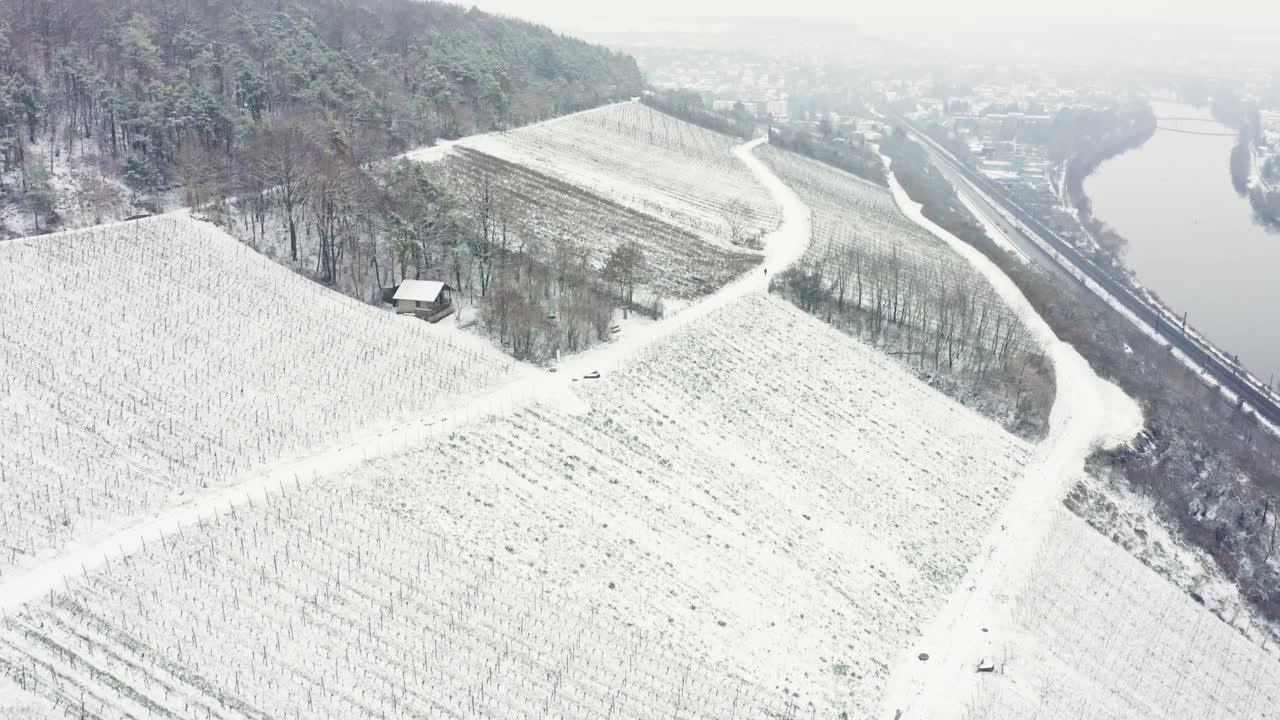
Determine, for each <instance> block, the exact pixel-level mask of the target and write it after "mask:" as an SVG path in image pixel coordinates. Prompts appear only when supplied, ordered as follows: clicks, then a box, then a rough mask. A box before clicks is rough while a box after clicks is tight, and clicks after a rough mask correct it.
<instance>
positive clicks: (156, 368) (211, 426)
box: [0, 215, 510, 572]
mask: <svg viewBox="0 0 1280 720" xmlns="http://www.w3.org/2000/svg"><path fill="white" fill-rule="evenodd" d="M0 307H3V312H0V366H2V367H3V368H4V372H3V377H0V472H2V474H3V479H2V481H0V508H3V511H2V512H0V546H2V547H3V552H2V553H0V569H3V570H4V571H5V572H7V571H8V570H9V569H10V568H12V567H14V566H29V565H32V564H33V563H35V562H37V561H38V560H39V559H40V558H41V557H42V556H44V555H46V554H47V553H49V552H50V551H53V550H57V549H59V548H62V547H64V546H66V545H68V544H71V543H75V542H77V541H80V540H85V539H88V538H89V537H91V536H97V535H100V534H101V533H104V532H107V531H109V530H111V529H113V528H114V527H116V526H117V525H118V524H119V523H120V522H124V521H128V520H130V519H133V518H137V517H138V516H141V515H143V514H145V513H147V512H148V511H150V510H154V509H158V508H161V507H166V506H168V505H170V504H172V503H178V502H182V501H183V500H184V499H186V498H190V497H192V496H194V495H196V494H198V493H200V492H202V491H204V490H205V489H207V488H209V487H211V486H217V485H219V484H222V483H224V482H226V481H227V480H228V479H230V478H232V477H234V476H236V475H238V474H242V473H244V472H246V471H248V470H250V469H251V468H254V467H257V466H261V465H263V464H267V463H271V462H272V461H274V460H276V459H278V458H280V457H282V456H287V455H289V454H290V453H293V452H296V451H300V450H303V449H307V448H311V447H313V446H316V445H323V444H325V443H328V442H333V441H335V440H337V439H340V438H341V437H342V436H343V435H344V434H346V433H349V432H351V431H353V430H355V429H358V428H367V427H369V426H370V425H377V424H381V423H387V422H390V421H393V420H394V419H395V418H397V417H399V416H401V415H404V414H407V413H417V412H421V411H424V410H427V409H429V408H432V407H436V406H438V405H440V404H441V403H443V402H444V401H445V400H446V399H447V398H450V397H454V396H457V395H459V394H462V393H466V392H469V391H471V390H474V389H476V388H478V387H481V386H483V385H485V384H487V383H488V382H490V381H491V380H494V379H496V378H498V377H500V376H503V375H504V374H506V373H507V372H508V371H509V370H510V364H509V362H508V361H507V360H506V359H505V358H504V357H503V356H501V355H500V354H499V353H497V352H496V351H493V350H490V349H489V348H488V347H487V346H484V345H483V344H482V343H480V342H478V341H476V342H471V343H468V342H466V341H465V338H458V339H454V338H453V337H452V336H448V335H443V334H440V333H439V332H438V331H437V330H436V329H434V328H432V327H431V326H428V325H427V324H426V323H422V322H417V321H414V320H409V319H404V318H397V317H395V316H394V315H391V314H389V313H386V312H382V311H378V310H376V309H374V308H372V307H368V306H366V305H363V304H360V303H357V302H354V301H352V300H348V299H347V298H344V297H342V296H340V295H338V294H337V293H334V292H332V291H330V290H328V289H326V288H324V287H321V286H319V285H317V284H315V283H313V282H311V281H309V280H306V279H304V278H302V277H300V276H298V275H295V274H293V273H291V272H289V271H287V270H285V269H283V268H280V267H278V266H276V265H274V264H272V263H270V262H268V261H266V260H265V259H263V258H262V257H261V256H259V255H257V254H256V253H254V252H253V251H252V250H250V249H248V248H246V247H245V246H244V245H242V244H240V243H238V242H236V241H235V240H234V239H232V238H230V237H228V236H226V235H225V234H223V233H221V232H220V231H218V230H217V229H215V228H213V227H212V226H210V225H207V224H205V223H200V222H196V221H194V220H191V219H189V218H187V217H185V216H181V215H167V216H160V217H156V218H152V219H148V220H143V221H137V222H132V223H124V224H117V225H108V226H100V227H97V228H93V229H89V230H82V231H73V232H68V233H63V234H59V235H50V236H42V237H37V238H31V239H28V240H16V241H11V242H6V243H2V244H0Z"/></svg>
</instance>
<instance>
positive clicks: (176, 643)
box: [0, 296, 1028, 718]
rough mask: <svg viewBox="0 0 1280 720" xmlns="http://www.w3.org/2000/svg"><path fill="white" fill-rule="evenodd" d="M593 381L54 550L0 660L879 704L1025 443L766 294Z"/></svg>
mask: <svg viewBox="0 0 1280 720" xmlns="http://www.w3.org/2000/svg"><path fill="white" fill-rule="evenodd" d="M594 382H595V383H596V384H594V385H590V384H583V385H582V386H581V387H580V388H579V390H578V392H579V395H580V397H581V398H582V400H584V401H585V403H586V405H587V407H586V408H585V409H577V410H575V409H571V408H569V409H560V408H557V407H548V406H537V407H533V408H529V409H526V410H523V411H520V412H518V413H516V414H514V415H508V416H502V417H497V418H491V419H488V420H485V421H482V422H479V423H476V424H474V425H472V426H470V427H467V428H465V429H460V430H459V431H458V432H457V434H454V435H452V436H446V437H441V438H437V439H433V440H429V441H427V442H426V443H425V444H423V445H421V446H419V447H417V448H414V449H412V450H411V451H410V452H407V453H406V454H404V455H401V456H397V457H393V458H387V459H384V460H379V461H374V462H370V463H367V464H365V465H364V466H362V467H360V468H359V469H358V470H355V471H353V472H349V473H345V474H343V475H342V476H340V477H335V478H329V479H321V480H320V481H319V482H318V483H316V484H313V485H311V486H309V487H303V488H301V489H295V488H292V487H290V486H289V485H288V484H287V483H286V484H285V485H284V486H283V487H282V488H280V489H279V490H278V491H277V492H276V493H274V494H273V495H272V497H271V499H270V502H269V503H268V504H266V505H263V504H259V505H258V506H257V507H237V508H235V509H234V511H223V512H222V513H221V514H220V517H217V518H213V517H211V518H207V519H206V520H205V521H204V522H203V523H202V524H201V526H199V527H187V528H184V529H182V530H181V531H178V530H177V529H176V528H175V530H174V532H173V533H171V534H169V535H168V536H167V537H166V538H165V539H164V540H163V541H161V542H160V543H151V544H149V545H148V547H147V549H146V551H145V552H143V553H141V554H138V555H135V556H132V557H130V558H128V559H127V560H124V559H112V560H111V563H110V566H109V569H108V570H105V571H103V572H99V573H91V574H89V575H88V576H87V577H76V578H68V579H67V581H66V585H65V587H64V588H63V589H61V590H60V591H59V592H56V593H53V594H52V595H51V597H50V598H49V599H48V600H47V601H42V602H40V603H38V604H33V605H32V606H30V607H29V608H27V610H26V611H24V612H23V613H21V614H19V615H17V616H10V618H9V619H8V620H7V621H6V622H5V624H4V626H3V630H2V631H0V663H2V665H0V667H2V668H3V670H4V672H5V673H6V674H8V675H10V676H11V677H21V678H22V680H23V682H25V683H26V685H27V686H28V687H30V688H33V689H34V690H35V691H37V692H39V693H40V694H43V695H46V696H55V697H58V698H60V699H61V700H62V701H63V703H64V705H65V706H67V707H70V708H72V709H73V710H74V711H76V712H79V710H80V708H81V707H83V708H84V712H85V716H87V717H103V718H117V717H124V716H126V715H131V716H134V717H177V718H215V717H219V718H221V717H225V718H233V717H234V718H241V717H244V718H266V717H271V718H291V717H349V718H382V717H384V716H385V717H422V718H437V717H531V718H532V717H538V718H543V717H566V718H567V717H588V716H591V717H615V716H616V717H641V718H650V717H652V718H673V717H674V718H735V717H743V718H746V717H809V716H817V717H836V716H838V715H839V714H840V713H841V712H847V713H848V716H849V717H869V716H871V715H872V713H873V712H874V707H875V703H876V701H877V699H878V697H879V695H880V692H881V690H882V688H883V685H884V683H885V680H886V676H887V673H888V666H889V663H890V662H891V660H892V659H893V657H894V656H895V655H896V654H897V653H899V652H900V651H901V649H902V648H903V647H905V645H906V643H907V642H908V641H909V639H910V638H911V637H912V636H914V635H915V634H916V633H917V632H918V629H919V627H920V626H921V625H922V624H923V623H924V622H925V621H926V620H927V619H928V618H929V617H930V616H931V614H932V612H933V611H934V610H935V606H936V605H937V603H938V602H939V601H940V600H941V598H943V597H945V596H946V594H947V593H948V592H949V591H950V589H951V588H953V587H954V586H955V584H956V583H957V582H958V581H959V579H960V577H961V576H962V575H963V573H964V570H965V567H966V565H967V563H968V561H969V554H970V552H971V548H972V547H973V543H972V541H973V539H974V538H976V537H980V536H982V535H983V534H984V533H985V531H986V527H987V525H989V524H990V523H991V521H992V518H993V517H994V516H995V515H996V514H997V513H998V511H999V508H1000V506H1001V504H1002V502H1003V500H1004V498H1005V497H1006V496H1007V493H1008V492H1009V490H1010V487H1011V486H1012V484H1013V483H1014V481H1015V479H1016V478H1017V475H1018V474H1019V472H1020V470H1021V468H1022V466H1023V465H1024V463H1025V462H1026V460H1027V454H1028V448H1027V446H1026V445H1024V444H1022V443H1020V442H1019V441H1017V440H1015V439H1013V438H1011V437H1010V436H1008V435H1007V434H1005V433H1003V432H1002V431H1001V430H1000V429H999V428H998V427H996V426H995V425H994V424H992V423H989V422H987V421H985V420H983V419H981V418H979V417H977V416H976V415H974V414H973V413H971V412H969V411H966V410H964V409H963V408H961V407H959V406H957V405H955V404H954V403H951V402H949V401H946V400H944V399H942V398H940V397H939V396H937V395H936V394H935V393H933V392H932V391H931V390H929V389H928V388H926V387H925V386H923V385H921V384H920V383H918V382H917V381H915V380H914V379H912V378H910V377H909V376H908V375H907V374H906V373H904V372H903V371H902V370H901V369H899V368H898V367H897V366H896V364H894V363H893V362H892V361H891V360H890V359H888V358H885V357H883V356H882V355H880V354H878V353H876V352H875V351H874V350H872V349H870V348H868V347H866V346H863V345H861V344H858V343H854V342H851V341H849V339H848V338H847V337H845V336H844V335H842V334H839V333H838V332H836V331H834V330H832V329H830V328H828V327H826V326H825V325H823V324H822V323H820V322H818V321H816V320H815V319H813V318H811V317H809V316H807V315H805V314H803V313H801V312H800V311H798V310H796V309H795V308H794V307H792V306H791V305H789V304H787V303H785V302H783V301H781V300H778V299H776V298H768V297H762V296H750V297H748V298H745V299H743V300H741V301H739V302H738V303H736V304H735V305H732V306H730V307H727V308H724V309H721V310H717V311H714V312H713V313H712V314H710V315H709V316H707V317H705V318H702V319H699V320H697V321H694V322H693V323H692V324H691V325H690V326H689V327H687V328H686V329H685V330H683V331H682V332H681V334H679V335H677V336H674V337H673V338H671V339H669V340H667V341H665V342H663V343H662V344H660V345H658V346H656V347H652V348H650V349H648V350H646V351H645V353H644V354H643V355H642V356H641V357H639V358H636V360H635V362H633V363H632V364H630V365H629V366H628V367H627V368H626V369H625V370H623V371H621V372H620V373H619V374H617V375H614V376H608V377H606V378H603V379H601V380H599V381H594ZM742 448H751V449H752V450H751V451H749V452H748V453H746V454H745V455H744V453H742V452H741V451H740V449H742ZM264 628H266V629H265V630H264Z"/></svg>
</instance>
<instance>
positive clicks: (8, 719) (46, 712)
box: [0, 666, 75, 720]
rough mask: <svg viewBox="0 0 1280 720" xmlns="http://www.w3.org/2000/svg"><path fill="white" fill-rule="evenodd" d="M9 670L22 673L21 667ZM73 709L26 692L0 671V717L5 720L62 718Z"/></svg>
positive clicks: (53, 719)
mask: <svg viewBox="0 0 1280 720" xmlns="http://www.w3.org/2000/svg"><path fill="white" fill-rule="evenodd" d="M0 667H3V666H0ZM10 672H14V674H16V675H18V676H19V677H21V675H22V669H21V668H13V669H11V670H10ZM74 711H75V708H66V707H64V708H61V709H59V708H57V707H55V706H54V704H53V702H52V701H50V700H49V699H48V698H45V697H43V696H40V695H36V694H34V693H30V692H27V691H26V690H24V689H23V688H22V687H21V686H19V685H18V684H16V683H15V682H14V681H13V680H10V679H9V678H8V677H7V676H6V675H5V674H4V672H0V717H2V718H4V719H5V720H55V719H56V720H63V719H64V718H66V717H68V714H70V713H74Z"/></svg>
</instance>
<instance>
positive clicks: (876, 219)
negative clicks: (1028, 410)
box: [759, 147, 1025, 345]
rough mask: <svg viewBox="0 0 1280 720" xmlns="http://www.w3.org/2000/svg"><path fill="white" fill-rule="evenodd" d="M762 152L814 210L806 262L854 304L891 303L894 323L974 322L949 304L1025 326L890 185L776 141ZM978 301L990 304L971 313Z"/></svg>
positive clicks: (925, 326) (998, 322) (994, 323)
mask: <svg viewBox="0 0 1280 720" xmlns="http://www.w3.org/2000/svg"><path fill="white" fill-rule="evenodd" d="M759 154H760V158H761V159H762V160H764V162H765V163H766V164H767V165H768V166H769V168H770V169H771V170H772V171H773V172H775V173H776V174H777V175H778V176H779V177H781V178H782V179H783V180H784V181H786V183H787V184H788V185H789V186H791V187H792V188H794V189H795V191H796V192H797V193H798V194H799V195H800V197H801V198H802V199H803V200H804V202H805V204H807V205H808V206H809V207H810V209H811V210H812V211H813V242H812V244H811V246H810V247H809V251H808V252H807V253H806V255H805V258H804V263H803V264H802V267H805V268H807V269H809V270H810V271H812V272H815V273H817V274H818V275H820V276H821V277H822V281H823V283H824V285H826V286H827V287H828V288H829V290H830V291H831V293H832V294H833V295H836V294H838V295H840V296H841V297H843V298H845V300H846V302H847V304H849V305H854V306H858V307H881V306H883V307H886V308H891V309H892V310H891V311H890V312H891V314H892V317H893V318H895V319H894V322H901V323H903V324H905V325H907V326H909V327H914V328H916V329H919V330H925V331H928V330H930V329H932V328H935V327H936V326H937V325H938V324H939V323H943V324H944V325H945V324H948V323H949V322H953V321H954V322H955V323H956V324H959V322H968V321H960V320H955V319H954V318H947V317H946V316H945V313H943V312H939V311H938V308H948V307H951V308H955V307H960V308H965V309H966V311H965V313H964V315H965V317H966V318H972V317H982V318H983V319H984V320H985V321H986V324H987V328H986V329H987V331H988V332H989V331H990V330H991V329H993V328H1000V327H1003V328H1017V327H1018V326H1019V325H1020V324H1021V323H1019V322H1018V320H1017V319H1016V318H1014V317H1013V314H1012V313H1011V312H1010V311H1009V309H1008V308H1007V307H1005V306H1004V304H1003V303H1001V302H1000V300H999V298H998V297H996V296H995V294H994V293H992V292H991V289H990V286H989V285H988V284H987V282H986V281H985V280H984V279H983V278H982V277H981V276H980V275H978V274H977V273H976V272H974V270H973V268H972V267H970V266H969V265H968V264H967V263H965V262H964V261H963V260H961V259H960V258H959V257H956V256H955V255H954V254H953V253H951V252H949V251H948V250H947V248H946V247H945V245H943V244H942V243H941V242H940V241H939V240H938V239H937V238H935V237H934V236H932V235H931V234H930V233H929V232H928V231H926V230H925V229H923V228H921V227H920V226H918V225H916V224H915V223H913V222H911V221H910V220H909V219H907V217H906V216H904V215H903V214H902V212H901V211H899V210H898V208H897V206H896V205H895V204H894V201H893V196H892V195H891V194H890V193H889V191H888V190H885V189H884V188H880V187H877V186H875V185H872V184H871V183H869V182H867V181H865V180H862V179H861V178H858V177H856V176H854V175H851V174H849V173H847V172H844V171H842V170H838V169H836V168H833V167H830V166H828V165H824V164H822V163H820V162H818V161H816V160H810V159H809V158H805V157H801V156H799V155H796V154H794V153H789V152H786V151H783V150H778V149H776V148H773V147H764V148H761V149H760V151H759ZM971 302H972V303H975V304H981V306H982V307H983V309H982V310H981V311H977V312H973V311H968V310H967V306H969V305H970V303H971ZM988 306H989V307H988ZM979 334H980V335H983V337H982V338H981V339H980V340H979V341H980V342H987V343H995V344H999V343H1000V342H1001V339H1002V336H1001V335H1000V332H999V331H998V330H997V331H996V332H995V335H996V337H995V339H994V340H992V339H989V338H988V337H986V336H985V334H984V333H979ZM1019 335H1020V333H1019ZM1017 342H1018V344H1019V345H1023V344H1025V338H1023V337H1018V338H1017Z"/></svg>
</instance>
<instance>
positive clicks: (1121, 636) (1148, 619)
mask: <svg viewBox="0 0 1280 720" xmlns="http://www.w3.org/2000/svg"><path fill="white" fill-rule="evenodd" d="M1010 590H1011V591H1012V592H1013V593H1014V599H1013V608H1014V619H1015V625H1014V628H1013V630H1014V633H1013V634H1014V637H1013V638H1011V639H1008V641H1007V649H1005V648H1006V646H1005V642H1006V641H1005V640H1004V639H998V638H997V639H995V640H994V641H993V647H992V651H991V657H993V658H994V659H996V660H997V661H999V663H1000V665H1001V667H1002V672H1000V673H995V674H992V675H984V676H982V677H977V676H975V675H974V674H973V673H972V672H971V673H969V674H968V677H969V678H971V681H970V683H969V700H968V705H969V711H968V712H969V714H968V715H961V714H958V713H957V714H954V715H951V717H974V718H1041V719H1043V720H1056V719H1058V718H1061V719H1063V720H1067V719H1069V718H1071V719H1074V718H1082V717H1084V718H1096V719H1097V720H1113V719H1114V720H1148V719H1149V720H1161V719H1164V718H1203V719H1205V720H1217V719H1219V718H1220V719H1222V720H1227V719H1228V718H1258V719H1260V720H1261V719H1265V718H1280V657H1278V656H1277V654H1276V653H1275V652H1274V648H1273V650H1272V651H1271V652H1268V651H1267V650H1264V649H1263V648H1261V647H1260V646H1259V645H1258V644H1256V643H1254V642H1252V641H1250V640H1248V639H1247V638H1245V637H1244V636H1243V635H1242V634H1241V633H1240V632H1239V631H1238V630H1236V629H1235V628H1233V627H1231V626H1230V625H1229V624H1228V623H1227V622H1224V621H1223V620H1222V619H1220V618H1218V617H1217V616H1216V615H1214V614H1213V613H1211V612H1209V611H1208V610H1207V609H1206V608H1204V607H1202V606H1201V605H1199V604H1197V603H1196V602H1195V601H1194V600H1193V599H1192V598H1191V597H1190V596H1189V595H1187V594H1186V593H1184V592H1182V591H1180V590H1178V589H1177V588H1176V587H1174V586H1173V585H1172V584H1170V583H1169V582H1168V581H1167V580H1166V579H1165V578H1163V577H1161V576H1160V575H1159V574H1157V573H1156V572H1155V571H1153V570H1151V569H1150V568H1147V567H1146V566H1144V565H1142V564H1141V563H1140V562H1138V561H1137V560H1135V559H1134V558H1133V557H1132V556H1131V555H1130V554H1129V553H1127V552H1125V550H1124V549H1123V548H1121V547H1120V546H1118V545H1116V544H1115V543H1112V542H1111V541H1110V540H1108V539H1107V538H1106V537H1104V536H1102V535H1100V534H1098V533H1097V532H1096V531H1094V530H1093V529H1092V528H1090V527H1089V526H1088V525H1087V524H1086V523H1085V522H1084V521H1083V520H1081V519H1080V518H1079V517H1077V516H1075V515H1073V514H1071V513H1070V512H1069V511H1067V510H1065V509H1061V510H1060V511H1059V512H1057V513H1056V515H1055V517H1054V519H1053V526H1052V529H1051V531H1050V533H1049V537H1048V540H1047V542H1046V543H1045V544H1044V545H1043V546H1042V547H1041V548H1040V551H1039V553H1038V554H1037V555H1036V558H1035V561H1034V574H1033V575H1032V576H1031V577H1030V578H1029V579H1028V580H1027V582H1026V583H1025V585H1023V586H1022V587H1019V588H1011V589H1010Z"/></svg>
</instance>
